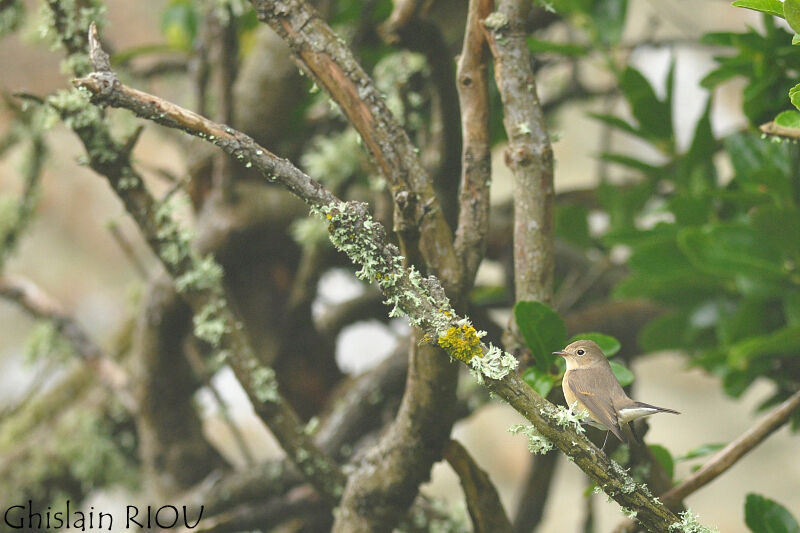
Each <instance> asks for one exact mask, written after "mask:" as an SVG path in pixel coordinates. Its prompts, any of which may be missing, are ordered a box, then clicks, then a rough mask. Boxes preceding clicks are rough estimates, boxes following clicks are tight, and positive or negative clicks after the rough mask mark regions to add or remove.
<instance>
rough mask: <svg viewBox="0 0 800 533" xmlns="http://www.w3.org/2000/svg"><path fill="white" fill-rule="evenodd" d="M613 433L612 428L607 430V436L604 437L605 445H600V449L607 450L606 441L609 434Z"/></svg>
mask: <svg viewBox="0 0 800 533" xmlns="http://www.w3.org/2000/svg"><path fill="white" fill-rule="evenodd" d="M609 433H611V430H606V438H604V439H603V445H602V446H600V449H601V450H602V451H603V452H605V451H606V443H607V442H608V434H609Z"/></svg>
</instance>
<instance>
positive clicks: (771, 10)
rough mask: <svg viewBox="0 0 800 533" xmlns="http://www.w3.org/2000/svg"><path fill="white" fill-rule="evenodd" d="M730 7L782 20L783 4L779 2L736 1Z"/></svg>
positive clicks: (771, 0) (761, 0) (767, 0)
mask: <svg viewBox="0 0 800 533" xmlns="http://www.w3.org/2000/svg"><path fill="white" fill-rule="evenodd" d="M731 5H732V6H734V7H743V8H746V9H752V10H754V11H761V12H762V13H768V14H770V15H775V16H776V17H781V18H783V4H782V3H781V2H780V1H779V0H736V1H735V2H733V3H732V4H731Z"/></svg>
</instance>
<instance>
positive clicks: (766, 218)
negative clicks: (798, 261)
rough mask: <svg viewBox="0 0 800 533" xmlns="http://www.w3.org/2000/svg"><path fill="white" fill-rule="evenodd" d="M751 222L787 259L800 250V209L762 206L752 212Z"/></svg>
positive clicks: (761, 236)
mask: <svg viewBox="0 0 800 533" xmlns="http://www.w3.org/2000/svg"><path fill="white" fill-rule="evenodd" d="M750 221H751V222H752V224H753V227H754V228H755V229H756V230H757V231H758V235H759V238H761V239H764V241H766V242H768V243H769V244H771V245H772V247H773V248H775V249H776V250H777V251H779V252H781V255H782V256H783V257H785V258H787V259H791V258H794V257H796V256H797V251H798V250H800V209H797V208H794V207H791V208H787V207H780V206H776V205H762V206H759V207H756V208H755V209H753V210H752V211H751V212H750Z"/></svg>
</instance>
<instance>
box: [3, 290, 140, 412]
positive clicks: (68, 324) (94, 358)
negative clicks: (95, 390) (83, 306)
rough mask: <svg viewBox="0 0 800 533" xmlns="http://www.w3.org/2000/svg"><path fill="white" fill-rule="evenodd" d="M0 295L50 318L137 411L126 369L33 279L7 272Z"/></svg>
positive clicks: (59, 330) (133, 410)
mask: <svg viewBox="0 0 800 533" xmlns="http://www.w3.org/2000/svg"><path fill="white" fill-rule="evenodd" d="M0 297H2V298H5V299H7V300H10V301H12V302H14V303H16V304H17V305H19V306H20V307H21V308H22V309H24V310H25V311H26V312H27V313H28V314H30V315H31V316H33V317H35V318H37V319H41V320H49V321H50V322H52V323H53V325H54V326H55V327H56V331H58V333H59V334H60V335H62V336H63V337H64V338H65V339H66V340H67V341H69V343H70V344H71V345H72V347H73V349H74V350H75V353H76V354H77V355H78V356H79V357H80V358H81V359H83V361H84V362H85V363H86V365H87V366H88V367H89V368H90V369H92V370H93V371H94V372H95V374H97V376H98V377H99V378H100V381H101V382H102V383H103V384H104V385H106V386H107V387H108V388H109V389H111V390H112V391H114V392H115V393H116V394H117V395H118V396H119V398H120V401H121V402H122V404H123V405H124V406H125V408H126V409H128V411H129V412H131V413H135V412H136V411H137V405H136V402H135V401H134V399H133V396H132V394H131V391H130V388H129V378H128V375H127V373H126V372H125V371H124V370H123V369H122V368H121V367H120V366H119V365H117V363H115V362H114V361H113V360H112V359H110V358H108V357H107V356H106V355H105V354H104V353H103V350H102V349H101V348H100V347H99V346H98V345H97V344H96V343H95V342H94V341H93V340H92V338H91V337H90V336H89V335H88V334H87V333H86V331H85V330H84V329H83V327H81V325H80V324H78V322H77V321H76V320H75V319H74V318H72V317H71V316H70V315H68V314H67V313H66V312H64V310H63V308H62V307H61V304H59V303H58V302H57V301H56V300H54V299H53V298H51V297H50V296H49V295H47V294H46V293H45V292H44V291H43V290H42V289H40V288H39V287H38V286H36V285H35V284H34V283H33V282H31V281H28V280H24V279H21V278H11V277H8V276H6V277H2V278H0Z"/></svg>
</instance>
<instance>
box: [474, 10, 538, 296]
mask: <svg viewBox="0 0 800 533" xmlns="http://www.w3.org/2000/svg"><path fill="white" fill-rule="evenodd" d="M529 9H530V2H527V1H525V0H500V1H499V3H498V5H497V11H495V12H494V13H492V14H491V15H489V16H488V17H486V18H485V19H484V20H483V25H484V26H485V27H486V29H487V31H488V41H489V47H490V48H491V50H492V54H493V55H494V59H495V69H494V72H495V80H496V81H497V87H498V89H499V90H500V97H501V99H502V101H503V114H504V116H503V124H504V125H505V129H506V134H507V135H508V148H507V149H506V154H505V155H506V164H507V165H508V167H509V168H510V169H511V172H512V174H513V177H514V182H513V194H514V289H515V295H516V301H520V300H538V301H541V302H549V301H550V298H551V297H552V294H553V264H554V263H553V261H554V259H553V233H554V223H553V208H554V205H553V200H554V192H553V150H552V148H551V146H550V137H549V136H548V134H547V127H546V125H545V122H544V116H543V114H542V110H541V106H540V105H539V97H538V96H537V94H536V78H535V76H534V73H533V70H532V68H531V58H530V53H529V51H528V46H527V43H526V41H525V38H526V32H525V20H526V18H527V16H526V15H527V13H528V11H529Z"/></svg>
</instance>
